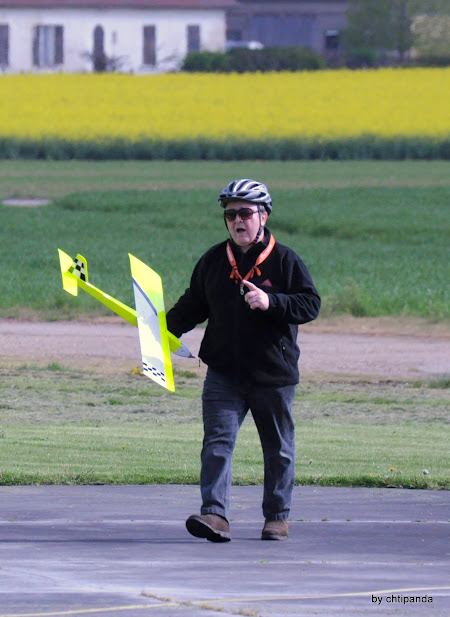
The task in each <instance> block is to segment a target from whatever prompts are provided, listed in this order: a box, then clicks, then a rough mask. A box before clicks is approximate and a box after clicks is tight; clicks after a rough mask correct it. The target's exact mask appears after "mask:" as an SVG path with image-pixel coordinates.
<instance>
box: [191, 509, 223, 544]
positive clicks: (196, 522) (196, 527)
mask: <svg viewBox="0 0 450 617" xmlns="http://www.w3.org/2000/svg"><path fill="white" fill-rule="evenodd" d="M186 529H187V530H188V531H189V533H190V534H191V535H193V536H195V537H196V538H206V539H207V540H209V541H210V542H229V541H230V540H231V533H230V526H229V524H228V521H227V520H225V519H224V518H222V517H221V516H219V515H218V514H193V515H192V516H190V517H189V518H188V519H187V521H186Z"/></svg>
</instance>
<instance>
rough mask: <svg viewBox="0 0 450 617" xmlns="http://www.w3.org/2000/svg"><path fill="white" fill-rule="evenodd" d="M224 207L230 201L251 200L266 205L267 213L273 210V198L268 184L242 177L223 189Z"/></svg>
mask: <svg viewBox="0 0 450 617" xmlns="http://www.w3.org/2000/svg"><path fill="white" fill-rule="evenodd" d="M219 201H220V205H221V206H222V208H225V206H226V205H227V203H229V202H230V201H250V202H251V203H253V204H258V205H262V206H264V208H265V209H266V212H267V214H270V213H271V212H272V198H271V197H270V193H269V191H268V190H267V186H266V185H265V184H263V183H262V182H258V181H257V180H250V179H249V178H241V179H240V180H233V181H232V182H230V184H229V185H228V186H226V187H225V188H224V189H222V192H221V193H220V195H219Z"/></svg>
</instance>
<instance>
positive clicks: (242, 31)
mask: <svg viewBox="0 0 450 617" xmlns="http://www.w3.org/2000/svg"><path fill="white" fill-rule="evenodd" d="M346 9H347V1H346V0H335V1H331V0H330V1H329V2H326V1H323V2H313V1H306V0H305V1H304V2H302V1H300V0H299V1H297V2H283V1H280V2H258V1H257V0H255V1H254V2H250V1H248V2H241V4H240V6H239V7H238V8H234V9H230V10H228V12H227V32H228V37H229V38H231V39H235V40H239V39H240V40H244V41H250V40H258V41H260V42H261V43H262V44H263V45H265V46H266V47H271V46H277V47H291V46H300V47H301V46H305V47H310V48H311V49H314V50H315V51H317V52H319V53H325V52H326V34H327V32H330V31H331V32H332V31H338V32H339V31H341V30H343V29H344V28H345V26H346V17H345V11H346Z"/></svg>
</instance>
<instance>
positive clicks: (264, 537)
mask: <svg viewBox="0 0 450 617" xmlns="http://www.w3.org/2000/svg"><path fill="white" fill-rule="evenodd" d="M288 537H289V536H277V535H273V534H263V535H262V536H261V540H287V539H288Z"/></svg>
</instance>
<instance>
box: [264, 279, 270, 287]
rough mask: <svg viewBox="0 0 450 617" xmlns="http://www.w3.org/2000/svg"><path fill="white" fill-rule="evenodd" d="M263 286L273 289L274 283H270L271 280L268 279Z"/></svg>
mask: <svg viewBox="0 0 450 617" xmlns="http://www.w3.org/2000/svg"><path fill="white" fill-rule="evenodd" d="M262 285H265V286H266V287H272V283H271V282H270V281H269V279H266V280H265V281H263V282H262Z"/></svg>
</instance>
